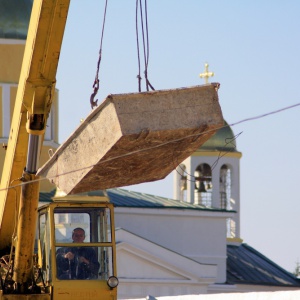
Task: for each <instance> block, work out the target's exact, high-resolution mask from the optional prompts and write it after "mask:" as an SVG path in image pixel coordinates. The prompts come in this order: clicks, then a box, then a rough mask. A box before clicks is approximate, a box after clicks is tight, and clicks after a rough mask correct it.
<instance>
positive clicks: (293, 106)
mask: <svg viewBox="0 0 300 300" xmlns="http://www.w3.org/2000/svg"><path fill="white" fill-rule="evenodd" d="M298 106H300V103H296V104H293V105H290V106H287V107H283V108H281V109H278V110H275V111H271V112H268V113H265V114H262V115H258V116H254V117H250V118H246V119H243V120H240V121H238V122H235V123H231V124H228V125H225V126H220V127H218V128H215V129H211V130H207V131H204V132H201V133H196V134H190V135H187V136H185V137H183V138H179V139H174V140H171V141H168V142H165V143H162V144H159V145H155V146H152V147H148V148H145V149H138V150H135V151H131V152H129V153H125V154H122V155H118V156H115V157H111V158H109V159H106V160H104V161H101V162H100V163H97V164H93V165H90V166H87V167H83V168H79V169H74V170H71V171H68V172H65V173H61V174H57V175H55V176H52V177H49V178H38V179H35V180H31V181H28V182H21V183H19V184H15V185H13V186H10V187H8V188H3V189H0V192H1V191H4V190H8V189H12V188H15V187H19V186H22V185H25V184H28V183H33V182H37V181H43V180H46V179H47V180H48V179H54V178H56V177H60V176H65V175H68V174H71V173H74V172H78V171H83V170H86V169H90V168H92V167H94V166H96V165H97V166H98V165H100V164H104V163H106V162H109V161H113V160H115V159H119V158H123V157H127V156H130V155H132V154H136V153H140V152H144V151H149V150H152V149H156V148H159V147H161V146H164V145H167V144H171V143H176V142H179V141H182V140H185V139H187V138H191V137H198V136H201V135H203V134H206V133H209V132H211V131H215V130H219V129H221V128H224V127H229V126H230V127H232V126H235V125H238V124H241V123H245V122H249V121H254V120H257V119H261V118H264V117H267V116H270V115H273V114H277V113H280V112H283V111H285V110H289V109H292V108H296V107H298ZM239 135H240V134H238V135H236V137H238V136H239ZM54 155H55V154H54Z"/></svg>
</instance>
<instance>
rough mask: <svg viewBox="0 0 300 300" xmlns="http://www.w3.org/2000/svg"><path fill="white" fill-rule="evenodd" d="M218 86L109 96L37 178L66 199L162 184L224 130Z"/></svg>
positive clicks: (57, 152)
mask: <svg viewBox="0 0 300 300" xmlns="http://www.w3.org/2000/svg"><path fill="white" fill-rule="evenodd" d="M218 87H219V84H217V83H214V84H213V83H212V84H206V85H202V86H195V87H189V88H180V89H173V90H161V91H153V92H145V93H131V94H119V95H109V96H108V97H107V98H106V99H105V101H104V102H103V103H102V104H101V105H100V106H98V107H97V108H96V109H95V110H93V111H92V112H91V113H90V115H89V116H88V117H87V118H86V120H85V121H84V122H83V123H82V124H81V125H80V126H79V127H78V128H77V129H76V130H75V132H74V133H73V134H72V135H71V136H70V137H69V138H68V139H67V141H66V142H65V143H63V144H62V145H61V146H60V147H59V148H58V150H57V151H56V152H55V154H54V155H53V156H52V158H51V159H50V160H49V161H48V162H47V163H46V164H45V165H44V166H43V167H42V168H41V169H39V171H38V175H40V176H44V177H47V178H48V179H49V180H51V181H52V182H53V183H55V184H56V185H57V186H58V187H59V188H60V189H61V190H63V191H64V192H65V193H66V194H76V193H81V192H86V191H91V190H99V189H107V188H113V187H121V186H127V185H131V184H138V183H142V182H148V181H155V180H158V179H163V178H165V177H166V176H167V175H168V174H169V173H170V172H171V171H172V170H173V169H175V168H176V167H177V165H178V164H180V163H181V162H182V161H183V160H184V159H185V158H187V157H188V156H189V155H191V154H192V153H193V152H194V151H195V150H196V149H197V148H198V147H200V146H201V145H202V144H203V143H204V142H205V141H206V140H207V139H209V138H210V137H211V136H212V135H213V134H214V133H215V131H216V130H217V129H218V128H220V127H221V126H222V125H223V117H222V111H221V108H220V105H219V101H218V93H217V90H218Z"/></svg>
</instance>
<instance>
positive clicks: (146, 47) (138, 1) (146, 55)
mask: <svg viewBox="0 0 300 300" xmlns="http://www.w3.org/2000/svg"><path fill="white" fill-rule="evenodd" d="M139 8H140V19H141V20H140V21H141V31H142V33H141V34H142V39H143V53H144V64H145V70H144V75H145V81H146V90H147V91H149V87H150V88H151V89H152V90H153V91H154V90H155V89H154V87H153V86H152V85H151V83H150V81H149V79H148V63H149V35H148V11H147V0H145V21H144V15H143V7H142V0H136V10H135V21H136V43H137V56H138V71H139V73H138V75H137V78H138V89H139V92H141V80H142V77H141V62H140V44H139V30H138V23H139V22H138V10H139ZM144 22H145V29H144ZM145 31H146V32H145ZM145 35H146V42H145Z"/></svg>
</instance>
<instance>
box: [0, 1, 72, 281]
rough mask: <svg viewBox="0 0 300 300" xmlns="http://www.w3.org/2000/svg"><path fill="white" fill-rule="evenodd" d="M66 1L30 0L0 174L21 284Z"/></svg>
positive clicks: (1, 212) (5, 235)
mask: <svg viewBox="0 0 300 300" xmlns="http://www.w3.org/2000/svg"><path fill="white" fill-rule="evenodd" d="M69 3H70V1H69V0H35V1H34V4H33V9H32V15H31V19H30V24H29V29H28V35H27V41H26V46H25V52H24V58H23V65H22V69H21V74H20V80H19V86H18V91H17V96H16V102H15V107H14V112H13V117H12V124H11V129H10V134H9V139H8V147H7V153H6V157H5V162H4V168H3V174H2V177H1V192H0V224H1V229H0V240H1V248H2V249H3V248H5V247H9V246H11V243H12V241H11V239H12V236H13V233H14V232H15V226H16V223H17V224H18V227H17V231H16V233H15V234H14V242H13V244H14V246H15V247H16V251H15V253H16V255H15V269H16V273H15V274H14V279H15V281H16V282H17V283H18V284H22V283H23V282H25V281H26V278H27V277H28V276H30V274H29V273H30V272H31V271H30V265H31V264H32V262H31V261H32V259H31V258H32V252H33V246H34V233H35V230H34V228H35V226H36V220H37V206H38V199H39V183H38V182H37V183H35V184H33V185H26V182H28V181H31V180H34V179H36V178H35V172H36V170H37V164H38V158H39V155H40V146H41V144H42V142H43V136H44V132H45V128H46V123H47V118H48V115H49V112H50V109H51V104H52V97H53V95H54V89H55V82H56V72H57V66H58V60H59V55H60V50H61V44H62V38H63V34H64V28H65V24H66V19H67V14H68V9H69ZM24 168H25V170H24ZM23 170H24V173H23ZM20 182H23V183H24V185H23V186H22V189H21V188H20V187H15V188H12V187H13V186H14V185H17V184H18V183H20ZM26 186H31V187H30V188H27V187H26ZM20 194H22V197H20ZM14 220H16V221H15V222H14ZM26 257H28V258H29V257H30V259H26ZM24 258H25V259H24Z"/></svg>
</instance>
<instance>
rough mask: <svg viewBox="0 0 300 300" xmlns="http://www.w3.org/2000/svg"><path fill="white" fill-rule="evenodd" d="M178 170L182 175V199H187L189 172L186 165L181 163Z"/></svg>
mask: <svg viewBox="0 0 300 300" xmlns="http://www.w3.org/2000/svg"><path fill="white" fill-rule="evenodd" d="M177 172H178V173H179V175H180V181H179V185H180V200H181V201H186V189H187V174H186V166H185V165H184V164H180V165H179V166H178V167H177Z"/></svg>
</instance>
